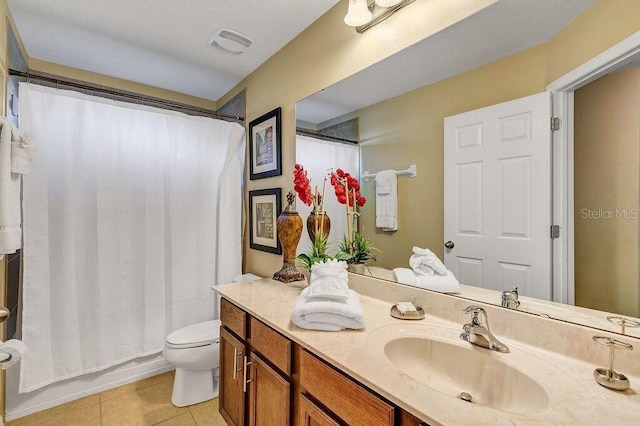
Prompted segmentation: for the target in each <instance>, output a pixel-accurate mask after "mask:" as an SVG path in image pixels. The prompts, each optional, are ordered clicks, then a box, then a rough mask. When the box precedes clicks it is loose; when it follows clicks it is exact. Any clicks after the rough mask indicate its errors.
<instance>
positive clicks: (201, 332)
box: [162, 320, 220, 407]
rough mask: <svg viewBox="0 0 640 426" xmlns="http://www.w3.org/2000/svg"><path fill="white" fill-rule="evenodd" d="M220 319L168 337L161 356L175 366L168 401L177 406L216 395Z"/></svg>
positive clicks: (192, 326)
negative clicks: (171, 390)
mask: <svg viewBox="0 0 640 426" xmlns="http://www.w3.org/2000/svg"><path fill="white" fill-rule="evenodd" d="M219 348H220V320H212V321H205V322H200V323H197V324H193V325H190V326H187V327H184V328H181V329H179V330H176V331H174V332H173V333H171V334H169V335H168V336H167V338H166V340H165V343H164V349H163V351H162V355H163V356H164V359H165V361H167V362H168V363H170V364H172V365H175V367H176V376H175V379H174V382H173V394H172V395H171V402H172V403H173V405H175V406H177V407H184V406H187V405H192V404H197V403H199V402H203V401H207V400H209V399H212V398H215V397H216V396H218V383H219V377H220V374H219V360H220V350H219Z"/></svg>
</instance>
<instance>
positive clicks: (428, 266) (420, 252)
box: [409, 247, 447, 275]
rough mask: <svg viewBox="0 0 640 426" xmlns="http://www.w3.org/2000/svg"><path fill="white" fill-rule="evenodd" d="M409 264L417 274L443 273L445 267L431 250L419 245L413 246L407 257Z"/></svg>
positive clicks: (445, 271) (444, 272) (445, 270)
mask: <svg viewBox="0 0 640 426" xmlns="http://www.w3.org/2000/svg"><path fill="white" fill-rule="evenodd" d="M409 266H411V269H413V272H415V273H416V274H417V275H434V274H438V275H445V274H446V273H447V267H446V266H444V263H442V262H441V261H440V259H438V256H436V255H435V254H434V253H433V252H432V251H431V250H429V249H423V248H420V247H414V248H413V255H412V256H411V258H410V259H409Z"/></svg>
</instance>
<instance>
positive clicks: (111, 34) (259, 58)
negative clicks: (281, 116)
mask: <svg viewBox="0 0 640 426" xmlns="http://www.w3.org/2000/svg"><path fill="white" fill-rule="evenodd" d="M338 1H339V0H275V1H273V0H271V1H268V0H8V4H9V8H10V10H11V13H12V15H13V17H14V20H15V22H16V26H17V30H18V33H19V34H20V36H21V38H22V41H23V43H24V46H25V48H26V50H27V53H28V55H29V56H30V57H32V58H37V59H41V60H44V61H49V62H54V63H58V64H62V65H68V66H71V67H76V68H80V69H84V70H88V71H93V72H97V73H101V74H106V75H110V76H113V77H119V78H123V79H126V80H131V81H135V82H139V83H145V84H149V85H152V86H157V87H161V88H164V89H169V90H173V91H176V92H180V93H186V94H189V95H193V96H198V97H201V98H206V99H211V100H214V101H215V100H218V99H219V98H220V97H222V96H223V95H224V94H225V93H227V92H228V91H229V90H230V89H232V88H233V87H234V86H235V85H236V84H237V83H239V82H240V81H241V80H242V79H243V78H244V77H246V76H247V75H248V74H250V73H251V72H252V71H253V70H255V69H256V68H257V67H258V66H260V65H261V64H262V63H263V62H265V61H266V60H267V59H268V58H269V57H271V56H272V55H273V54H274V53H276V52H277V51H278V50H280V48H282V47H283V46H284V45H286V44H287V43H288V42H289V41H291V40H292V39H293V38H295V37H296V36H297V35H298V34H299V33H301V32H302V31H303V30H304V29H305V28H306V27H308V26H309V25H310V24H311V23H313V22H314V21H315V20H316V19H317V18H319V17H320V16H321V15H322V14H324V13H325V12H326V11H327V10H329V9H330V8H331V7H332V6H334V5H335V4H336V3H337V2H338ZM345 12H346V11H345ZM221 27H226V28H230V29H233V30H236V31H239V32H240V33H243V34H245V35H247V36H249V37H250V38H252V39H254V41H255V44H254V45H253V46H252V47H251V48H250V49H249V50H248V51H246V52H245V53H243V54H242V55H237V56H236V55H232V54H229V53H225V52H222V51H220V50H218V49H215V48H212V47H210V46H209V45H208V44H207V41H208V40H209V38H210V37H211V35H212V34H213V33H214V32H215V30H217V29H218V28H221Z"/></svg>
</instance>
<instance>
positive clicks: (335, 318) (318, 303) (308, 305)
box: [291, 287, 364, 331]
mask: <svg viewBox="0 0 640 426" xmlns="http://www.w3.org/2000/svg"><path fill="white" fill-rule="evenodd" d="M308 294H309V287H307V288H305V289H304V290H302V292H301V293H300V298H299V299H298V302H297V303H296V305H295V306H294V307H293V312H292V313H291V320H292V321H293V323H294V324H295V325H297V326H298V327H300V328H306V329H309V330H322V331H340V330H343V329H345V328H352V329H361V328H364V312H363V310H362V305H361V304H360V298H359V297H358V293H356V292H355V291H353V290H349V298H348V299H347V300H346V301H345V302H339V301H335V300H331V299H313V300H310V299H309V298H308Z"/></svg>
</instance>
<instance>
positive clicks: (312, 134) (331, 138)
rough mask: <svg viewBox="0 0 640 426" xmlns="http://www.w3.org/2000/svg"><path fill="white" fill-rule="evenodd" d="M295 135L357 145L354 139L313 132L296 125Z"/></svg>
mask: <svg viewBox="0 0 640 426" xmlns="http://www.w3.org/2000/svg"><path fill="white" fill-rule="evenodd" d="M296 135H300V136H309V137H312V138H316V139H323V140H327V141H332V142H340V143H348V144H351V145H357V144H358V141H354V140H352V139H343V138H339V137H336V136H328V135H323V134H322V133H318V132H314V131H312V130H307V129H303V128H301V127H296Z"/></svg>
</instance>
